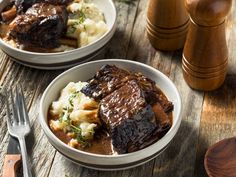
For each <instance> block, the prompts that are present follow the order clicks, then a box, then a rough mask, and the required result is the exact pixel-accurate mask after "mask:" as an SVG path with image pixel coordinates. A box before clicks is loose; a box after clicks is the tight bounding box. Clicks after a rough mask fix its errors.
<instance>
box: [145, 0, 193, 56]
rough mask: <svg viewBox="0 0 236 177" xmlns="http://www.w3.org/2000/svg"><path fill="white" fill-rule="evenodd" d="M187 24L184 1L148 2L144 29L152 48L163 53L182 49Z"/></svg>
mask: <svg viewBox="0 0 236 177" xmlns="http://www.w3.org/2000/svg"><path fill="white" fill-rule="evenodd" d="M188 24H189V17H188V14H187V11H186V9H185V7H184V0H150V2H149V6H148V13H147V26H146V29H147V34H148V38H149V40H150V43H151V44H152V46H153V47H154V48H156V49H158V50H165V51H173V50H177V49H180V48H183V47H184V43H185V40H186V35H187V31H188Z"/></svg>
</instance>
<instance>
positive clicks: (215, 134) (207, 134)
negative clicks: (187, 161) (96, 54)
mask: <svg viewBox="0 0 236 177" xmlns="http://www.w3.org/2000/svg"><path fill="white" fill-rule="evenodd" d="M235 90H236V77H235V76H228V77H227V78H226V81H225V83H224V85H223V86H222V87H221V88H219V89H218V90H216V91H214V92H211V93H207V94H206V96H205V99H204V104H203V112H202V118H201V126H200V133H199V142H198V151H197V158H196V168H195V176H196V177H199V176H201V177H204V176H207V175H206V173H205V170H204V166H203V160H204V155H205V153H206V150H207V148H208V147H209V146H211V145H213V144H214V143H216V142H217V141H219V140H222V139H223V138H229V137H233V136H236V121H235V120H236V116H235V115H236V92H235Z"/></svg>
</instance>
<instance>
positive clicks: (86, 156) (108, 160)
mask: <svg viewBox="0 0 236 177" xmlns="http://www.w3.org/2000/svg"><path fill="white" fill-rule="evenodd" d="M105 64H112V65H116V66H118V67H120V68H124V69H127V70H130V71H139V72H142V73H143V74H144V75H145V76H147V77H149V78H151V79H152V80H154V81H155V82H156V83H157V85H158V87H159V88H160V89H161V90H162V91H163V92H164V94H165V95H166V96H167V97H168V99H169V100H170V101H172V102H173V104H174V111H173V125H172V127H171V129H170V130H169V131H168V133H167V134H166V135H165V136H164V137H163V138H161V139H160V140H159V141H157V142H156V143H154V144H152V145H150V146H148V147H146V148H144V149H142V150H139V151H136V152H133V153H128V154H123V155H98V154H92V153H87V152H84V151H80V150H77V149H74V148H71V147H69V146H68V145H66V144H65V143H63V142H62V141H61V140H59V139H58V138H57V137H56V136H55V135H54V134H53V133H52V131H51V130H50V128H49V126H48V124H47V113H48V108H49V106H50V104H51V103H52V101H54V100H56V99H57V98H58V97H59V93H60V91H61V90H62V89H63V88H64V87H65V86H66V85H67V84H68V83H69V82H71V81H73V82H77V81H86V80H88V79H89V78H91V77H92V76H93V75H94V74H95V72H96V71H97V70H99V68H100V67H101V66H103V65H105ZM180 113H181V99H180V96H179V93H178V90H177V89H176V87H175V85H174V84H173V83H172V81H171V80H170V79H169V78H168V77H166V76H165V75H164V74H162V73H161V72H160V71H158V70H156V69H154V68H152V67H150V66H148V65H145V64H142V63H138V62H134V61H128V60H121V59H109V60H108V59H107V60H99V61H93V62H89V63H85V64H81V65H78V66H76V67H74V68H72V69H70V70H67V71H66V72H64V73H62V74H61V75H59V76H58V77H57V78H55V79H54V80H53V81H52V83H51V84H50V85H49V86H48V87H47V89H46V90H45V92H44V94H43V96H42V98H41V102H40V117H39V121H40V124H41V127H42V129H43V131H44V132H45V134H46V136H47V138H48V140H49V142H50V143H51V144H52V145H53V146H54V147H55V148H56V149H57V150H58V151H59V152H60V153H61V154H63V155H64V156H66V157H67V158H69V159H71V160H72V161H73V162H76V163H78V164H80V165H82V166H86V167H88V168H93V169H99V170H120V169H127V168H132V167H135V166H138V165H141V164H143V163H145V162H147V161H149V160H151V159H153V158H155V157H156V156H157V155H159V154H160V153H161V152H162V151H163V150H164V149H165V148H166V147H167V145H168V144H169V143H170V141H171V140H172V139H173V137H174V136H175V134H176V132H177V130H178V128H179V126H180V123H181V116H180Z"/></svg>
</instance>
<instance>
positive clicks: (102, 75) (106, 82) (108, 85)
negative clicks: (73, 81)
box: [81, 65, 130, 100]
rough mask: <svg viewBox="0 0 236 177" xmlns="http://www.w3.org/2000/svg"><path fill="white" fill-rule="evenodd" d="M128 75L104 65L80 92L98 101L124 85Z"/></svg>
mask: <svg viewBox="0 0 236 177" xmlns="http://www.w3.org/2000/svg"><path fill="white" fill-rule="evenodd" d="M129 75H130V73H129V72H128V71H126V70H123V69H120V68H117V67H116V66H114V65H104V66H103V67H102V68H101V69H100V70H99V71H98V72H97V73H96V74H95V76H94V77H93V78H92V79H90V80H89V81H88V82H89V84H87V86H85V87H83V88H82V90H81V92H82V93H84V94H85V95H87V96H89V97H92V98H94V99H95V100H100V99H102V98H104V97H105V96H107V95H108V94H110V93H111V92H113V91H114V90H116V89H117V88H119V87H121V86H122V85H124V83H126V82H127V81H128V80H129Z"/></svg>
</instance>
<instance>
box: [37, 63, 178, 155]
mask: <svg viewBox="0 0 236 177" xmlns="http://www.w3.org/2000/svg"><path fill="white" fill-rule="evenodd" d="M101 62H121V63H129V64H136V65H140V66H141V67H145V68H147V69H148V70H152V71H153V72H155V73H157V74H158V75H159V76H160V77H162V78H163V79H164V80H166V81H167V82H168V84H169V85H170V86H171V88H173V89H174V92H175V94H176V98H177V103H178V104H179V106H178V108H179V109H177V110H176V112H177V115H176V123H175V124H173V125H172V126H171V129H170V130H169V131H168V132H167V133H166V134H165V135H164V136H163V137H162V138H161V139H160V140H158V141H156V142H155V143H153V144H151V145H149V146H147V147H146V148H144V149H141V150H138V151H135V152H131V153H126V154H117V155H116V154H115V155H114V154H113V155H103V154H95V153H90V152H85V151H82V150H78V149H75V148H73V147H70V146H68V145H67V144H65V143H64V142H62V141H61V140H60V139H59V138H57V137H56V135H55V134H54V133H53V132H52V131H51V129H50V128H49V126H48V124H47V122H46V121H45V119H44V113H43V107H44V106H43V104H44V100H45V97H46V96H47V93H48V92H49V91H50V89H51V87H52V86H53V85H54V84H55V83H56V82H58V81H59V80H60V79H61V77H63V76H64V75H66V74H69V73H70V72H72V71H74V70H77V69H79V68H80V67H83V66H85V65H90V64H94V63H101ZM104 64H105V63H104ZM95 72H96V71H95ZM181 112H182V100H181V97H180V95H179V91H178V90H177V88H176V86H175V84H174V83H173V82H172V81H171V80H170V79H169V78H168V77H167V76H166V75H165V74H163V73H162V72H161V71H159V70H157V69H155V68H154V67H152V66H149V65H147V64H144V63H141V62H137V61H132V60H127V59H101V60H96V61H91V62H87V63H83V64H80V65H77V66H75V67H73V68H71V69H68V70H66V71H64V72H62V73H61V74H60V75H58V76H57V77H56V78H54V79H53V80H52V82H51V83H50V84H49V85H48V86H47V88H46V89H45V91H44V93H43V95H42V97H41V100H40V108H39V122H40V125H41V128H42V129H43V131H44V133H45V135H46V137H47V138H49V139H50V141H49V142H50V143H51V141H56V142H57V143H59V145H60V147H64V148H66V149H67V150H70V151H72V152H73V153H78V154H83V155H86V156H90V157H97V158H112V159H119V158H123V157H127V156H128V157H129V156H136V155H138V154H142V153H145V151H147V150H148V149H151V147H153V146H155V145H157V144H165V146H166V145H167V144H168V143H170V141H171V140H172V139H173V137H174V136H175V134H176V133H177V131H178V129H179V127H180V123H181V121H182V117H181ZM46 119H47V117H46ZM171 132H174V134H173V135H171ZM165 139H167V140H168V139H169V140H168V142H166V143H164V140H165Z"/></svg>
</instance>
